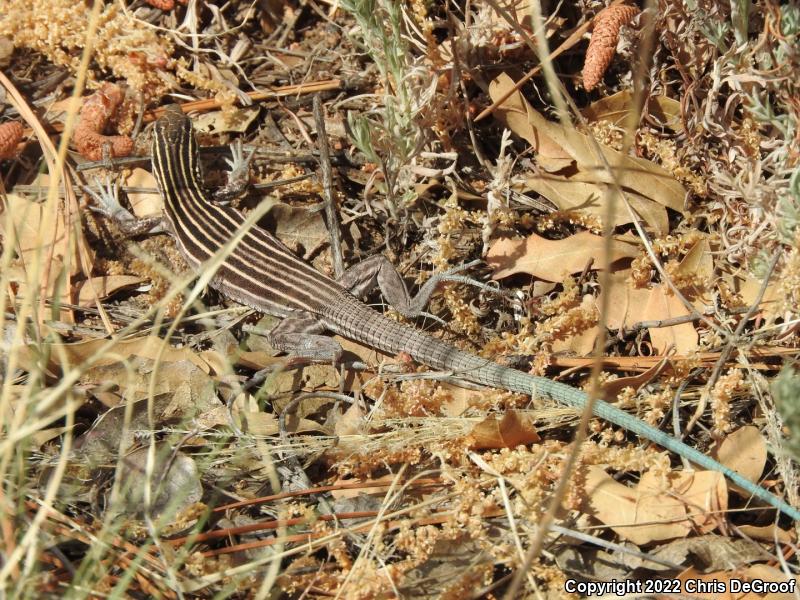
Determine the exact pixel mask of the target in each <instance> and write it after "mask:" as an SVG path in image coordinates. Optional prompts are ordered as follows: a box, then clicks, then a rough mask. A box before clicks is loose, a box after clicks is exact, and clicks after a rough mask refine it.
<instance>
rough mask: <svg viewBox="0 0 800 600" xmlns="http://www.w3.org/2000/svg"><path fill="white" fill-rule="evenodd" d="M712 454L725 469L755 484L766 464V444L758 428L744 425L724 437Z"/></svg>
mask: <svg viewBox="0 0 800 600" xmlns="http://www.w3.org/2000/svg"><path fill="white" fill-rule="evenodd" d="M713 454H714V456H715V458H716V459H717V460H718V461H719V462H721V463H722V464H723V465H725V466H726V467H730V468H731V469H733V470H734V471H736V472H737V473H739V474H741V475H742V476H744V477H746V478H747V479H749V480H750V481H752V482H753V483H757V482H758V481H759V480H760V479H761V474H762V473H763V472H764V466H765V465H766V464H767V443H766V441H765V440H764V436H762V435H761V432H760V431H759V429H758V427H753V426H752V425H745V426H744V427H740V428H739V429H737V430H736V431H734V432H732V433H730V434H728V435H726V436H725V438H724V439H722V441H720V442H719V444H718V445H717V447H716V448H715V451H714V453H713Z"/></svg>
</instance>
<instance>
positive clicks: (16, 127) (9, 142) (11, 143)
mask: <svg viewBox="0 0 800 600" xmlns="http://www.w3.org/2000/svg"><path fill="white" fill-rule="evenodd" d="M23 131H24V129H23V127H22V124H21V123H18V122H17V121H9V122H8V123H3V124H2V125H0V158H12V157H13V156H14V154H16V152H17V144H19V143H20V142H21V141H22V134H23Z"/></svg>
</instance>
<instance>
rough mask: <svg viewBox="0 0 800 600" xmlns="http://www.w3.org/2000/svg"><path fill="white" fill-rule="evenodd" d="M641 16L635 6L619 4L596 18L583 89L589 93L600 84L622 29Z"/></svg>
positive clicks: (602, 11)
mask: <svg viewBox="0 0 800 600" xmlns="http://www.w3.org/2000/svg"><path fill="white" fill-rule="evenodd" d="M638 14H639V9H638V8H636V7H635V6H626V5H624V4H617V5H615V6H609V7H608V8H604V9H603V10H601V11H600V12H599V13H597V16H596V17H595V18H594V31H593V32H592V39H591V41H590V42H589V49H588V50H587V51H586V61H585V62H584V63H583V87H584V89H585V90H586V91H587V92H588V91H590V90H593V89H594V87H595V86H596V85H597V84H598V83H600V80H601V79H602V78H603V74H604V73H605V72H606V69H608V66H609V65H610V64H611V60H612V59H613V58H614V51H615V50H616V48H617V40H619V30H620V28H621V27H622V26H623V25H625V24H627V23H630V21H631V20H632V19H633V18H634V17H635V16H636V15H638Z"/></svg>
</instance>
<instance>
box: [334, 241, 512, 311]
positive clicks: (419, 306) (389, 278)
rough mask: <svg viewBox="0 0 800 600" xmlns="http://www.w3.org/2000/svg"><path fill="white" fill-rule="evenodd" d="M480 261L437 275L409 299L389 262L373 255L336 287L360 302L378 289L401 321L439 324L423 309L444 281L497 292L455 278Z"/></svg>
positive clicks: (352, 268) (476, 283)
mask: <svg viewBox="0 0 800 600" xmlns="http://www.w3.org/2000/svg"><path fill="white" fill-rule="evenodd" d="M479 262H480V261H473V262H471V263H466V264H464V265H461V266H458V267H455V268H453V269H449V270H447V271H444V272H442V273H436V274H435V275H433V276H432V277H431V278H430V279H428V281H426V282H425V284H424V285H423V286H422V287H421V288H420V290H419V292H417V294H416V295H415V296H414V297H412V296H411V294H409V292H408V288H407V287H406V284H405V282H404V281H403V279H402V278H401V277H400V274H399V273H398V272H397V269H396V268H395V267H394V265H393V264H392V263H391V262H389V259H388V258H386V257H385V256H383V255H382V254H376V255H374V256H371V257H369V258H367V259H366V260H363V261H361V262H360V263H358V264H356V265H353V266H352V267H350V268H349V269H347V271H345V272H344V273H343V274H342V276H341V278H340V279H339V284H341V286H342V287H343V288H345V289H346V290H348V291H349V292H350V293H351V294H353V295H354V296H356V297H357V298H363V297H364V296H365V295H366V294H367V293H369V292H370V291H371V290H373V289H374V288H375V286H376V285H377V286H378V288H379V289H380V291H381V293H382V294H383V297H384V298H385V299H386V301H387V302H388V303H389V304H390V305H391V306H392V308H394V309H395V310H396V311H397V312H399V313H400V314H401V315H403V316H404V317H409V318H414V317H419V316H426V317H431V318H433V319H435V320H437V321H441V319H439V318H438V317H436V316H435V315H431V314H430V313H427V312H425V310H424V309H425V307H426V306H427V305H428V301H429V300H430V298H431V295H432V294H433V292H434V291H436V287H437V286H438V285H439V284H440V283H442V282H445V281H457V282H459V283H466V284H469V285H475V286H477V287H480V288H482V289H489V290H491V291H496V290H495V288H492V287H491V286H488V285H486V284H485V283H481V282H480V281H477V280H475V279H471V278H469V277H466V276H464V275H458V273H460V272H461V271H464V270H466V269H468V268H470V267H472V266H475V265H476V264H477V263H479Z"/></svg>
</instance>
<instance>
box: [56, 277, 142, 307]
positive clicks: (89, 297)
mask: <svg viewBox="0 0 800 600" xmlns="http://www.w3.org/2000/svg"><path fill="white" fill-rule="evenodd" d="M144 282H145V279H143V278H142V277H136V276H135V275H103V276H101V277H92V278H91V279H87V280H85V281H79V282H78V283H76V284H75V286H74V291H75V292H76V293H77V294H78V297H77V304H79V305H80V306H93V305H94V304H95V302H97V301H98V300H105V299H106V298H108V297H109V296H112V295H113V294H115V293H116V292H118V291H120V290H123V289H129V288H132V287H136V286H138V285H141V284H142V283H144ZM74 299H75V298H74V297H73V299H70V298H69V297H67V295H66V294H62V296H61V300H62V302H72V301H73V300H74Z"/></svg>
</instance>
